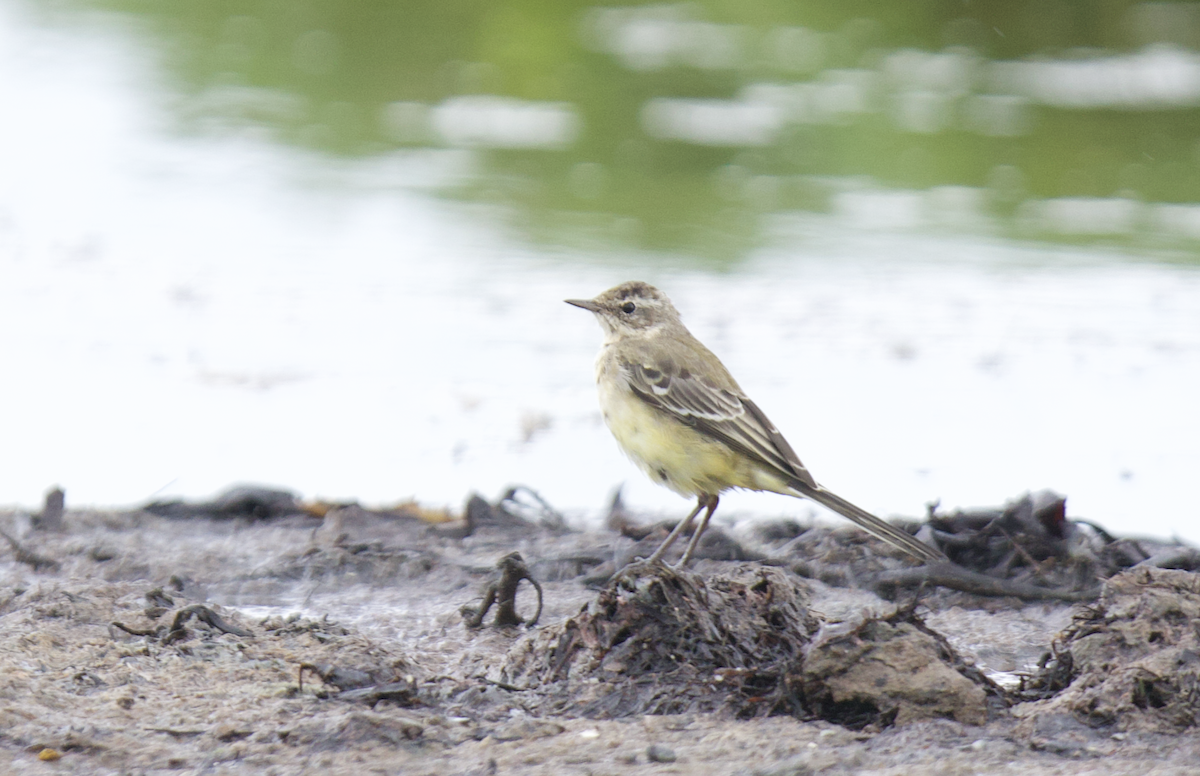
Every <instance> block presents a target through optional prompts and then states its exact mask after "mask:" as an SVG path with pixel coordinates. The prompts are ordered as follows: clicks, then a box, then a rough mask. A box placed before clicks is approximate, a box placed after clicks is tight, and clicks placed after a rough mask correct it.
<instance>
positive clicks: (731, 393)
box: [621, 362, 816, 487]
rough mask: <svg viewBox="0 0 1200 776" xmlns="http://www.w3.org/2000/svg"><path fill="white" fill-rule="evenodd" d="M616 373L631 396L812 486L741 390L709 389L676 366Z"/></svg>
mask: <svg viewBox="0 0 1200 776" xmlns="http://www.w3.org/2000/svg"><path fill="white" fill-rule="evenodd" d="M621 371H622V373H623V374H624V376H625V378H626V379H627V380H628V382H629V386H630V388H632V389H633V392H634V394H636V395H637V396H638V397H640V398H641V399H642V400H643V401H645V402H646V403H647V404H649V405H650V406H652V407H654V408H656V409H658V410H660V411H662V412H665V413H667V414H668V415H670V416H671V417H673V418H675V419H676V420H678V421H680V422H681V423H685V424H687V425H689V426H691V427H693V428H695V429H696V430H698V431H701V432H703V433H705V434H708V435H709V436H711V437H714V438H715V439H718V440H720V441H721V442H723V443H725V444H727V445H729V446H730V447H732V448H733V449H735V450H737V451H739V452H741V453H743V454H744V455H747V456H749V457H751V458H753V459H755V460H757V461H759V462H760V463H761V464H762V465H763V466H765V467H768V468H771V469H775V470H776V471H778V472H779V473H780V474H781V475H783V476H784V478H785V479H787V480H798V481H800V482H802V483H804V484H806V485H810V486H813V487H816V482H815V481H813V478H812V475H811V474H809V473H808V470H807V469H805V468H804V464H802V463H800V458H799V457H798V456H797V455H796V452H795V451H794V450H792V446H791V445H789V444H788V442H787V440H786V439H784V438H783V434H780V433H779V430H778V429H776V428H775V425H774V424H773V423H771V421H770V420H768V419H767V416H766V415H765V414H763V411H762V410H760V409H759V408H758V406H757V405H756V404H755V403H754V402H752V401H750V399H748V398H747V397H746V396H744V395H743V394H742V393H741V392H740V391H736V390H730V389H729V388H722V387H720V386H717V385H714V384H713V383H711V382H709V381H707V380H704V379H703V378H700V377H697V376H696V375H694V374H692V373H691V372H689V371H688V370H687V369H684V368H680V367H677V366H676V365H675V364H656V365H654V366H649V365H646V364H643V363H636V362H625V363H622V364H621Z"/></svg>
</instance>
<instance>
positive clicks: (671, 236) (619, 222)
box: [94, 0, 1200, 260]
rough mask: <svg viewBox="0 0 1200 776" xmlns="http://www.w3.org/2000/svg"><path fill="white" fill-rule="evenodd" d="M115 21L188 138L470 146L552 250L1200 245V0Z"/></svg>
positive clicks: (477, 180) (480, 172)
mask: <svg viewBox="0 0 1200 776" xmlns="http://www.w3.org/2000/svg"><path fill="white" fill-rule="evenodd" d="M94 5H96V6H99V7H102V8H105V9H108V10H112V11H117V12H120V13H124V14H130V15H133V16H135V17H136V18H138V19H140V20H143V21H144V22H145V23H146V25H147V26H146V29H147V31H148V35H149V40H150V41H152V43H153V44H154V45H155V46H156V48H157V50H158V51H159V52H160V53H161V59H162V62H163V64H164V66H165V69H166V70H167V72H168V73H169V77H170V78H171V79H172V83H173V84H174V86H175V88H177V90H178V92H179V94H180V95H181V99H180V101H179V115H180V117H181V120H182V121H183V122H184V124H185V126H191V127H192V128H193V129H196V130H206V131H207V130H213V129H215V130H216V131H224V130H225V129H227V128H229V127H231V126H238V125H242V126H246V125H249V126H253V127H259V128H265V129H266V130H267V131H269V132H270V133H271V134H272V136H273V137H275V138H277V139H278V140H279V141H280V142H283V143H286V144H292V145H295V146H299V147H305V148H310V149H317V150H320V151H322V152H326V153H330V154H336V155H347V156H363V157H370V156H373V155H379V154H384V153H387V152H389V151H394V150H396V149H404V148H446V147H452V148H467V149H470V153H471V154H473V155H474V156H475V157H476V165H475V168H474V169H475V173H474V174H473V175H472V177H471V178H470V179H469V181H468V182H467V183H465V184H461V185H456V186H455V188H454V190H453V191H448V192H446V193H447V194H449V195H453V196H459V197H463V198H467V199H471V200H477V201H487V202H495V203H500V204H503V205H505V206H506V207H507V208H508V209H509V212H511V213H512V214H513V217H514V220H515V221H516V222H517V223H519V224H521V226H522V227H523V228H524V229H526V230H527V231H528V233H529V234H531V235H532V236H534V237H535V238H536V239H542V240H549V241H568V242H573V241H588V242H595V243H596V244H598V245H601V246H609V245H623V244H624V245H629V246H637V247H649V248H653V249H661V250H671V251H685V252H688V253H692V254H699V255H707V256H709V257H711V258H714V259H717V260H730V259H736V258H737V257H739V256H741V255H743V254H744V253H745V252H746V250H747V249H748V248H750V247H752V246H753V245H755V244H756V242H757V241H758V240H759V239H761V238H760V235H761V234H762V232H763V225H762V219H763V217H764V216H765V215H769V214H773V213H780V212H795V211H800V212H833V213H836V214H838V215H839V216H840V217H843V218H845V219H847V220H848V223H849V224H850V225H851V226H855V227H857V226H859V225H862V226H865V227H870V226H871V225H873V224H875V223H882V224H883V225H885V226H886V225H892V226H900V227H912V228H919V229H929V228H936V229H951V230H966V231H980V230H983V231H989V232H998V233H1000V234H1008V235H1016V236H1021V237H1032V238H1037V239H1061V240H1067V241H1071V242H1080V241H1083V242H1088V241H1099V242H1113V243H1124V244H1134V245H1139V246H1147V245H1149V246H1165V247H1168V248H1173V249H1181V248H1182V249H1185V250H1186V251H1189V252H1191V251H1192V250H1193V248H1194V246H1195V245H1197V244H1198V241H1200V207H1197V206H1196V204H1195V203H1200V54H1197V50H1198V49H1200V6H1198V5H1196V4H1193V3H1135V2H1121V1H1120V0H1117V1H1115V2H1114V1H1112V0H1105V1H1104V2H1099V1H1098V0H1094V1H1091V2H1088V1H1081V2H1057V1H1054V0H1051V1H1049V2H1047V1H1046V0H1028V1H1027V2H1000V1H999V0H991V1H988V2H970V3H963V2H961V1H960V0H952V1H946V2H932V1H926V2H906V3H865V2H844V1H839V2H830V1H828V0H826V1H825V2H819V3H804V4H798V3H787V2H773V1H770V0H767V1H765V2H756V3H735V2H728V1H727V0H709V1H706V2H695V3H686V4H657V5H629V6H597V5H592V4H583V3H570V2H534V1H532V0H525V1H523V2H522V1H520V0H516V1H514V0H508V1H505V0H491V1H490V2H480V1H479V0H438V2H402V3H397V2H394V1H390V0H389V1H387V2H384V1H381V0H361V1H360V2H355V3H335V2H332V1H331V0H288V2H282V1H281V0H257V1H255V0H248V1H243V2H237V3H234V2H197V1H195V0H192V1H191V2H181V3H159V2H149V1H148V0H94ZM888 192H891V193H892V196H878V195H886V194H887V193H888ZM873 195H875V196H873Z"/></svg>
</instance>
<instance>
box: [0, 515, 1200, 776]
mask: <svg viewBox="0 0 1200 776" xmlns="http://www.w3.org/2000/svg"><path fill="white" fill-rule="evenodd" d="M476 506H477V507H478V504H476ZM156 511H159V512H163V513H169V514H170V516H164V514H157V515H156V514H151V513H150V512H147V511H132V512H94V511H67V512H66V513H65V515H63V516H62V518H61V521H60V520H57V519H55V520H54V521H53V525H49V526H47V525H45V524H43V525H42V527H40V528H39V527H38V519H37V516H30V515H27V514H22V513H19V512H8V513H3V514H0V527H3V530H4V532H5V534H6V535H7V536H8V537H11V539H12V540H13V541H14V542H15V543H16V544H15V545H10V543H9V542H5V541H4V540H0V622H2V623H3V628H2V629H0V772H3V773H71V774H167V773H170V774H193V773H195V774H223V773H228V774H242V773H245V774H281V775H282V774H295V773H322V774H329V775H330V776H333V775H335V774H371V773H381V774H383V773H386V774H392V773H404V774H410V773H411V774H438V775H442V774H493V773H496V774H499V773H529V774H554V775H556V776H557V775H559V774H642V773H646V774H651V773H652V774H668V773H680V774H780V776H783V775H784V774H788V775H793V774H795V775H799V774H810V773H830V774H837V773H878V774H917V773H920V774H926V773H928V774H958V773H963V774H966V773H999V774H1005V773H1012V774H1022V776H1027V775H1028V774H1040V773H1047V774H1049V773H1053V774H1093V773H1097V774H1099V773H1103V774H1122V773H1129V774H1133V773H1137V774H1159V773H1161V774H1176V773H1177V774H1185V773H1196V772H1197V769H1198V768H1200V734H1198V733H1197V726H1196V721H1197V715H1198V714H1200V679H1198V677H1200V643H1198V642H1197V638H1198V636H1197V625H1196V623H1197V622H1200V581H1197V580H1200V576H1198V575H1196V574H1194V573H1190V572H1187V571H1181V570H1164V569H1158V568H1143V567H1134V568H1132V569H1130V570H1128V571H1125V572H1123V573H1121V574H1118V575H1117V576H1115V577H1113V578H1111V579H1109V580H1108V581H1107V584H1106V585H1105V587H1104V588H1103V592H1102V594H1101V596H1100V597H1099V598H1096V599H1095V600H1091V601H1087V602H1084V603H1081V604H1070V603H1064V602H1044V601H1042V602H1036V603H1024V602H1022V601H1020V600H1018V599H1016V598H995V597H981V596H977V595H973V594H968V593H963V592H954V591H948V590H945V589H938V590H925V591H923V592H922V593H921V595H920V597H919V598H917V597H916V594H915V593H913V592H911V591H909V592H904V591H901V592H900V593H899V594H897V595H896V600H885V599H884V598H881V597H879V596H878V595H876V593H874V592H872V591H871V590H870V589H865V588H864V587H863V586H862V585H859V584H855V580H854V579H847V578H838V577H837V575H833V577H831V576H830V575H829V574H828V573H826V574H824V575H823V576H824V577H825V581H821V580H820V579H817V578H812V576H821V575H811V576H810V577H805V576H802V574H803V573H804V572H805V569H806V568H808V566H807V565H806V563H807V562H808V561H805V559H804V558H803V557H800V558H797V557H796V556H795V553H801V554H803V553H805V552H811V551H812V547H814V546H820V547H823V548H825V549H824V560H823V562H828V563H836V562H837V554H838V552H845V553H846V554H847V556H851V555H853V556H854V557H855V558H857V559H858V560H859V562H862V559H863V558H864V557H867V558H875V560H872V561H871V562H872V563H875V564H876V565H877V566H879V567H880V568H881V569H884V570H886V569H889V568H903V567H904V566H905V565H906V564H905V562H904V561H903V560H901V559H898V558H894V557H889V556H888V555H887V554H886V551H884V550H883V549H879V548H876V547H875V546H874V545H872V544H870V543H869V542H867V541H866V540H864V539H863V537H862V535H861V534H860V533H857V532H854V531H852V530H849V529H844V528H837V529H830V528H827V527H815V528H811V529H809V530H807V531H806V530H804V529H805V527H803V526H801V527H796V526H791V527H789V528H787V530H782V531H781V530H775V531H772V530H765V529H764V528H763V526H762V525H758V526H744V527H736V528H732V529H728V526H727V529H728V530H727V531H726V534H727V535H728V536H729V537H730V538H731V540H732V541H730V542H728V543H724V544H722V543H720V542H717V543H716V544H712V543H710V545H709V546H708V549H707V552H706V554H707V555H708V556H709V558H708V559H702V560H700V561H699V562H697V563H696V564H695V565H694V567H693V569H692V573H673V572H663V571H656V570H650V571H645V572H643V573H640V574H626V575H623V576H619V577H618V579H616V580H608V579H606V578H607V577H608V576H609V575H611V573H612V571H613V570H614V569H615V568H616V567H617V566H619V565H620V564H622V563H624V562H625V560H627V559H628V558H629V557H631V556H632V554H634V553H635V552H637V551H638V550H637V549H636V546H637V545H635V543H634V540H633V539H631V538H628V537H626V536H622V535H620V534H618V533H616V532H613V531H595V532H583V531H573V530H568V529H566V528H564V527H563V526H561V525H555V524H553V521H549V524H545V523H536V522H535V523H521V522H513V521H508V522H505V521H504V520H499V521H492V522H489V521H488V520H487V519H486V518H487V517H488V515H487V514H486V512H487V510H483V513H482V517H481V515H476V517H477V518H480V519H477V520H476V521H475V522H474V523H473V525H472V526H471V527H470V528H469V529H468V527H467V526H466V524H465V523H463V522H455V521H451V522H442V523H437V522H431V520H436V519H438V518H439V517H441V516H438V515H431V514H429V513H425V512H423V511H422V510H419V509H416V508H410V509H405V510H399V511H397V512H393V513H388V514H379V513H370V512H366V511H364V510H361V509H358V508H356V507H348V508H344V509H337V510H333V511H330V512H328V513H326V514H325V515H324V516H317V515H315V514H312V513H295V514H286V515H284V516H273V515H271V514H265V513H262V514H249V515H247V514H238V513H237V512H236V510H234V511H232V512H230V513H229V514H215V515H214V514H211V513H210V514H203V513H183V512H175V513H171V510H169V509H158V510H156ZM284 511H285V512H287V511H294V510H286V509H285V510H284ZM318 511H323V510H318ZM450 517H453V516H450ZM47 529H49V530H47ZM468 530H470V531H471V535H466V536H464V534H465V533H467V531H468ZM789 534H795V535H794V536H791V538H789ZM796 536H805V537H808V539H807V540H805V541H804V542H798V541H797V538H796ZM813 537H815V539H814V538H813ZM656 539H657V536H656V535H654V534H651V536H649V537H648V539H647V540H648V541H655V540H656ZM718 539H719V534H718ZM817 540H819V541H817ZM830 548H833V549H830ZM514 551H515V552H519V553H520V554H521V556H522V557H523V559H524V561H525V563H526V565H527V567H528V569H529V570H530V572H531V574H532V575H533V576H534V577H535V578H536V579H537V580H538V581H539V583H540V584H541V586H542V588H543V591H544V610H543V611H542V613H541V617H540V620H539V622H538V623H537V625H536V626H535V627H532V628H527V627H525V626H515V627H514V626H510V627H495V626H494V625H492V622H493V620H494V616H495V613H496V609H495V608H493V609H492V610H491V611H489V612H488V613H487V616H486V617H485V618H484V620H483V622H484V625H483V627H480V628H470V627H468V625H467V621H468V620H469V619H470V618H471V616H472V612H471V608H470V607H472V606H474V607H476V609H477V608H478V606H479V605H480V603H481V597H482V592H483V591H484V590H485V588H486V586H487V584H488V583H489V581H491V580H494V578H495V576H496V571H495V566H496V563H497V562H498V561H499V560H500V559H501V558H503V557H504V556H506V555H508V554H509V553H512V552H514ZM873 552H878V553H879V554H878V555H877V556H876V555H871V554H870V553H873ZM788 553H792V555H788ZM863 553H868V554H867V555H864V554H863ZM784 556H787V559H784V560H781V558H784ZM714 557H717V558H719V557H727V558H731V559H728V560H715V559H712V558H714ZM828 563H827V564H826V567H827V566H828ZM535 605H536V600H535V596H534V594H533V590H532V588H531V587H530V586H529V584H528V583H527V582H523V583H521V587H520V588H519V594H518V598H517V612H518V614H519V616H523V617H525V618H528V617H530V616H531V614H532V612H533V611H534V609H535ZM464 607H466V609H465V610H464ZM1039 663H1040V664H1041V667H1040V668H1039Z"/></svg>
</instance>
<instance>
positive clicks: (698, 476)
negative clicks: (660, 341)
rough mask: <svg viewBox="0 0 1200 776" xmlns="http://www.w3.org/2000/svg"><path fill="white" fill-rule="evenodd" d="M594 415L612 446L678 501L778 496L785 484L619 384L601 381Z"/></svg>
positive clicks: (722, 444)
mask: <svg viewBox="0 0 1200 776" xmlns="http://www.w3.org/2000/svg"><path fill="white" fill-rule="evenodd" d="M599 386H600V409H601V411H602V412H603V413H604V422H605V423H607V424H608V428H609V430H610V431H611V432H612V435H613V436H614V437H616V440H617V444H619V445H620V446H621V449H622V450H623V451H624V452H625V454H626V455H627V456H629V458H630V459H632V460H633V462H634V463H636V464H637V465H638V466H640V467H641V468H642V470H643V471H645V472H646V474H647V475H648V476H649V477H650V479H652V480H654V481H655V482H657V483H659V484H661V485H665V486H666V487H668V488H670V489H671V490H673V491H675V492H676V493H678V494H680V495H682V496H700V495H716V494H718V493H720V492H721V491H724V490H728V489H730V488H746V489H749V490H771V491H777V492H782V491H781V489H782V488H784V487H785V484H784V483H782V482H780V481H779V480H778V478H776V477H772V476H770V475H769V474H768V473H766V472H764V471H763V470H762V469H761V468H759V467H757V466H755V465H753V463H751V462H750V461H749V460H748V459H747V458H746V457H745V456H743V455H742V454H740V453H738V452H736V451H734V450H732V449H730V448H729V447H727V446H726V445H725V444H724V443H722V442H720V441H718V440H715V439H712V438H710V437H708V436H705V435H704V434H702V433H700V432H699V431H697V430H695V429H694V428H691V427H690V426H687V425H684V424H683V423H681V422H679V421H677V420H674V419H672V418H670V417H669V416H667V415H665V414H664V413H662V412H660V411H659V410H656V409H655V408H653V407H651V406H650V405H648V404H646V402H644V401H643V400H642V399H640V398H639V397H638V396H637V395H636V394H634V393H633V392H632V391H631V390H630V389H629V388H628V387H626V386H625V385H623V384H619V383H617V384H612V383H609V382H608V381H604V380H601V381H600V383H599Z"/></svg>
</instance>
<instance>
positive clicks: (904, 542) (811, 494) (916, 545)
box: [792, 482, 946, 563]
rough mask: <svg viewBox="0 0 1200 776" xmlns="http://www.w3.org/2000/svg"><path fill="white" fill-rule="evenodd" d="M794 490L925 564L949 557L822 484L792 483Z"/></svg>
mask: <svg viewBox="0 0 1200 776" xmlns="http://www.w3.org/2000/svg"><path fill="white" fill-rule="evenodd" d="M792 491H793V492H794V495H797V496H803V497H805V498H810V499H812V500H813V501H816V502H817V503H819V504H823V505H825V506H827V507H829V508H830V509H832V510H833V511H834V512H837V513H838V514H839V515H841V516H842V517H844V518H846V519H847V520H853V521H854V522H855V523H858V525H859V526H861V527H862V529H863V530H864V531H866V532H867V533H869V534H871V535H872V536H875V537H878V538H879V539H882V540H883V541H885V542H887V543H888V544H890V545H892V546H893V547H895V548H896V549H898V550H903V551H904V552H907V553H908V554H909V555H911V556H913V557H914V558H916V559H917V560H920V561H924V562H926V563H937V562H939V561H944V560H946V556H945V555H943V554H942V553H940V552H938V551H937V550H935V549H934V548H933V547H930V546H929V545H927V544H925V543H923V542H920V541H917V539H915V538H914V537H913V536H912V535H911V534H909V533H906V532H904V531H902V530H900V529H899V528H897V527H896V526H894V525H892V524H891V523H885V522H884V521H882V520H880V519H879V518H878V517H875V515H873V514H871V513H870V512H868V511H866V510H865V509H862V508H860V507H856V506H854V505H853V504H851V503H850V502H849V501H847V500H846V499H844V498H842V497H841V496H839V495H837V494H836V493H830V492H829V491H827V490H825V489H824V488H822V487H821V486H820V485H818V486H817V487H815V488H814V487H812V486H811V485H807V484H805V483H803V482H793V483H792Z"/></svg>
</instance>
